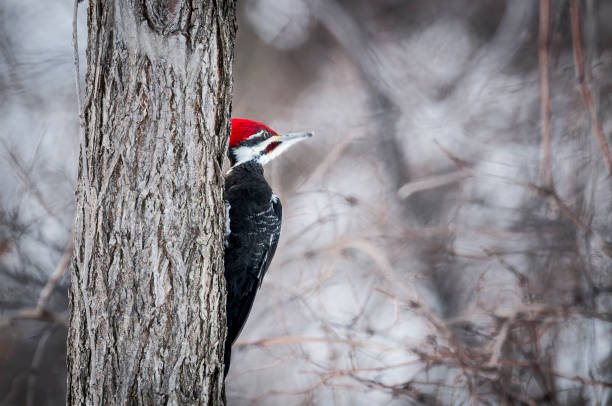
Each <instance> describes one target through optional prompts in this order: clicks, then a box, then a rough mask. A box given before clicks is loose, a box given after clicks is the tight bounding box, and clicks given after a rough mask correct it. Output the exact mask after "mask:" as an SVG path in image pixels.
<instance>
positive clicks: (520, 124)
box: [0, 0, 612, 406]
mask: <svg viewBox="0 0 612 406" xmlns="http://www.w3.org/2000/svg"><path fill="white" fill-rule="evenodd" d="M72 7H73V6H72V1H71V0H46V1H40V0H19V1H17V0H4V1H3V2H2V3H0V123H1V125H0V157H1V158H0V186H1V187H0V405H7V406H8V405H61V404H64V401H65V383H66V367H65V354H66V348H65V345H66V344H65V341H66V323H67V317H68V315H67V292H68V282H69V278H68V276H67V275H66V274H65V268H66V265H67V263H68V262H69V256H68V255H67V254H66V252H70V251H71V245H70V244H71V224H72V219H73V209H74V194H73V189H74V184H75V177H76V168H77V158H78V155H77V154H78V131H77V126H78V123H77V107H76V100H75V99H76V97H75V90H74V88H75V86H74V66H73V63H72V59H73V56H72V48H71V36H72V32H71V30H72ZM238 7H239V32H238V44H237V48H236V50H235V55H236V65H235V68H234V83H235V88H234V102H233V112H234V116H238V117H249V118H253V119H257V120H260V121H264V122H266V123H267V124H269V125H270V126H271V127H272V128H274V129H275V130H277V131H278V132H290V131H299V130H314V131H315V132H316V137H314V138H313V139H312V140H310V141H308V142H304V143H301V144H300V145H299V146H298V147H296V148H294V149H293V150H291V151H290V152H289V153H287V154H286V155H285V156H284V157H283V158H282V159H279V160H278V161H274V162H273V163H271V164H270V166H269V167H267V168H266V175H267V177H268V179H269V181H270V183H271V184H272V185H273V188H274V189H275V191H276V193H277V194H278V195H279V196H280V197H281V199H282V201H283V207H284V224H283V230H282V236H281V241H280V244H279V248H278V250H277V253H276V256H275V259H274V261H273V263H272V267H271V268H270V270H269V272H268V275H267V277H266V280H265V281H264V283H263V285H262V287H261V291H260V293H259V295H258V296H257V300H256V302H255V306H254V308H253V311H252V313H251V316H250V319H249V322H248V323H247V325H246V327H245V330H244V331H243V333H242V335H241V337H240V339H239V342H238V344H237V345H236V346H235V347H234V354H233V357H232V368H231V370H230V374H229V377H228V380H227V382H228V388H227V390H228V403H229V404H230V405H243V404H244V405H251V404H256V405H306V404H313V405H400V404H401V405H404V404H415V405H417V404H422V405H451V404H453V405H454V404H462V405H468V404H485V405H486V404H489V405H493V404H507V405H515V404H520V405H539V404H550V405H586V404H589V405H607V404H612V346H611V344H610V343H611V342H612V328H611V327H612V325H611V321H612V272H611V270H612V223H611V220H612V213H611V209H612V183H611V178H610V173H611V171H612V155H610V152H609V151H610V148H609V146H608V144H609V142H610V138H611V134H612V113H611V111H612V110H611V108H612V25H610V23H609V22H610V21H611V20H612V2H609V1H595V0H585V1H580V2H571V1H569V0H552V1H550V2H549V1H548V0H541V1H539V2H537V1H509V0H508V1H501V0H452V1H450V0H447V1H442V0H427V1H426V0H412V1H405V0H376V1H375V0H242V1H240V2H239V3H238ZM85 8H86V5H82V6H81V7H80V10H79V33H80V49H81V72H85V55H84V49H85V45H86V22H85V11H86V10H85Z"/></svg>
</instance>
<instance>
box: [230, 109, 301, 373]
mask: <svg viewBox="0 0 612 406" xmlns="http://www.w3.org/2000/svg"><path fill="white" fill-rule="evenodd" d="M311 136H312V134H311V133H308V132H303V133H294V134H287V135H278V134H277V133H276V132H275V131H274V130H272V129H271V128H270V127H268V126H267V125H265V124H263V123H260V122H259V121H254V120H249V119H244V118H233V119H232V133H231V136H230V141H229V150H228V154H229V159H230V162H231V165H232V167H231V169H230V170H229V172H228V173H227V175H226V176H225V192H224V199H225V208H226V230H225V280H226V285H227V304H226V310H227V338H226V340H225V371H224V376H226V375H227V372H228V370H229V365H230V358H231V351H232V344H233V343H234V341H236V338H237V337H238V335H239V334H240V331H241V330H242V327H243V326H244V323H245V322H246V319H247V317H248V315H249V312H250V311H251V307H252V305H253V301H254V300H255V294H256V293H257V290H258V289H259V287H260V286H261V281H262V280H263V277H264V275H265V274H266V271H267V270H268V267H269V266H270V262H271V261H272V257H273V256H274V252H275V251H276V245H277V244H278V238H279V236H280V230H281V215H282V207H281V202H280V200H279V199H278V196H276V195H275V194H273V193H272V189H271V188H270V185H268V182H266V179H265V178H264V176H263V165H265V164H266V163H268V162H270V161H271V160H272V159H274V158H276V157H277V156H279V155H280V154H282V153H283V152H284V151H286V150H287V149H288V148H289V147H290V146H292V145H294V144H295V143H297V142H299V141H301V140H303V139H306V138H309V137H311Z"/></svg>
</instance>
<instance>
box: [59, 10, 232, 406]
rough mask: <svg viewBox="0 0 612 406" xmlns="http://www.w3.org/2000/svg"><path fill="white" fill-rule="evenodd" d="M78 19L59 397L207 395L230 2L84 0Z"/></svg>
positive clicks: (219, 369)
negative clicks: (77, 118)
mask: <svg viewBox="0 0 612 406" xmlns="http://www.w3.org/2000/svg"><path fill="white" fill-rule="evenodd" d="M87 19H88V31H89V37H88V46H87V62H88V72H87V78H86V98H85V103H84V108H85V111H84V114H85V122H86V128H85V134H86V138H85V140H86V154H85V155H86V164H85V166H86V168H84V167H83V166H81V167H80V170H79V181H78V185H77V191H76V194H77V211H76V218H75V221H74V235H75V249H74V264H73V268H72V286H71V290H70V309H71V318H70V331H69V335H68V368H69V378H68V404H69V405H76V404H79V405H81V404H83V405H84V404H87V405H118V404H130V405H131V404H145V405H161V404H164V405H165V404H170V405H176V404H189V405H217V404H221V403H222V402H223V400H222V391H223V365H222V359H223V346H224V337H225V334H226V332H225V329H226V323H225V287H224V286H225V280H224V278H223V234H224V216H225V213H224V205H223V174H222V171H221V166H222V162H223V156H224V151H225V148H226V143H227V139H228V135H229V127H230V106H231V68H232V61H233V48H234V43H235V32H236V24H235V2H234V1H233V0H216V1H205V0H204V1H194V2H191V1H186V0H166V1H162V0H140V1H135V0H117V1H104V0H90V2H89V8H88V17H87ZM85 169H86V170H85Z"/></svg>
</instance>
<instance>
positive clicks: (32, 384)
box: [26, 329, 53, 406]
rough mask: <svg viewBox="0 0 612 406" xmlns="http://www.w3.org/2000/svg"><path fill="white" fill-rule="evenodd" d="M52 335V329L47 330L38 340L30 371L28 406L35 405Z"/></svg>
mask: <svg viewBox="0 0 612 406" xmlns="http://www.w3.org/2000/svg"><path fill="white" fill-rule="evenodd" d="M52 333H53V330H52V329H47V330H46V331H45V332H44V333H43V335H42V337H41V338H40V340H38V345H37V346H36V350H35V351H34V356H33V357H32V364H31V365H30V371H29V374H28V386H27V392H26V406H33V405H34V404H35V403H34V400H35V397H36V381H37V378H38V374H39V372H40V366H41V363H42V358H43V354H44V351H45V347H46V346H47V341H48V340H49V337H51V334H52Z"/></svg>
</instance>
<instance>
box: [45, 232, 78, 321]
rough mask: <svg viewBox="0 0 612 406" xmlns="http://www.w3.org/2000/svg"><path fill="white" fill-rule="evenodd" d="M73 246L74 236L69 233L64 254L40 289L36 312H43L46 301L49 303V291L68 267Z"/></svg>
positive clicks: (52, 289)
mask: <svg viewBox="0 0 612 406" xmlns="http://www.w3.org/2000/svg"><path fill="white" fill-rule="evenodd" d="M73 246H74V238H73V233H70V237H69V239H68V244H66V248H64V255H62V258H61V259H60V262H59V263H58V264H57V267H55V271H53V273H52V274H51V276H49V279H48V280H47V283H46V284H45V286H44V287H43V288H42V290H41V291H40V296H39V297H38V304H37V305H36V310H37V311H38V312H41V313H42V312H43V310H44V309H45V308H46V307H47V303H49V299H50V297H51V293H53V291H54V290H55V286H56V285H57V284H58V282H59V281H60V279H62V276H63V275H64V272H65V271H66V268H68V264H69V263H70V258H72V248H73Z"/></svg>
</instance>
